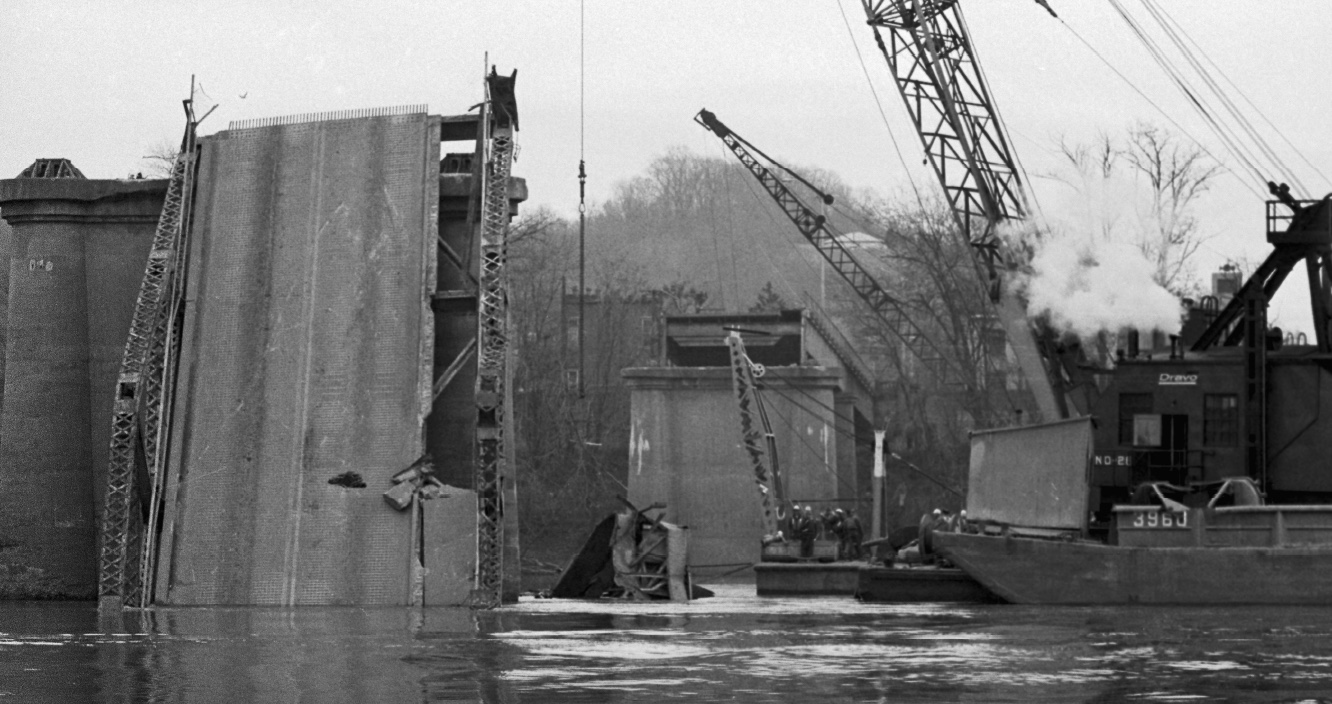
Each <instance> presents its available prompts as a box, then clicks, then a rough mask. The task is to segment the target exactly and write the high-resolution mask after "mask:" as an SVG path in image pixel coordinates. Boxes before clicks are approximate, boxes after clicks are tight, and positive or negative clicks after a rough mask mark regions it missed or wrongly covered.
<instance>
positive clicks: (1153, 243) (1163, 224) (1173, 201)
mask: <svg viewBox="0 0 1332 704" xmlns="http://www.w3.org/2000/svg"><path fill="white" fill-rule="evenodd" d="M1057 148H1058V150H1059V153H1060V155H1061V156H1062V157H1063V158H1064V161H1065V162H1066V165H1067V166H1068V167H1069V168H1070V169H1071V171H1072V175H1071V176H1070V175H1066V174H1065V173H1060V172H1056V173H1054V174H1047V176H1048V177H1051V178H1053V179H1054V180H1057V181H1059V182H1062V183H1064V184H1066V185H1068V186H1070V187H1071V188H1073V189H1074V190H1075V191H1076V192H1077V193H1078V194H1079V195H1080V197H1081V198H1082V199H1083V200H1084V206H1085V207H1086V209H1087V210H1088V211H1089V214H1090V218H1089V220H1090V221H1091V222H1090V223H1089V224H1091V225H1092V226H1093V227H1095V228H1096V229H1097V230H1098V231H1099V234H1100V235H1101V236H1103V237H1107V238H1115V237H1128V238H1132V243H1133V245H1134V246H1136V247H1137V248H1138V250H1139V251H1140V252H1141V253H1142V255H1143V257H1144V258H1146V259H1147V261H1148V263H1149V264H1150V265H1151V266H1152V278H1153V279H1154V280H1155V281H1156V282H1157V283H1158V284H1160V285H1161V286H1163V287H1165V288H1166V289H1168V290H1170V291H1171V292H1173V293H1175V294H1177V295H1184V294H1185V293H1188V292H1189V291H1191V290H1192V289H1194V288H1196V287H1197V275H1196V272H1193V271H1192V270H1191V269H1190V266H1191V263H1192V260H1193V258H1194V256H1195V255H1196V254H1197V253H1198V250H1199V249H1200V248H1201V247H1202V245H1203V243H1204V242H1206V241H1207V239H1208V235H1207V234H1205V233H1203V232H1202V231H1201V230H1200V227H1199V223H1198V219H1197V217H1195V216H1194V214H1193V208H1194V206H1195V204H1196V203H1197V200H1198V198H1199V197H1201V196H1202V195H1203V194H1204V193H1206V192H1207V191H1208V190H1209V189H1210V188H1211V186H1212V182H1213V181H1214V180H1215V179H1216V177H1217V176H1218V175H1220V174H1221V173H1222V171H1223V170H1224V169H1223V167H1222V166H1221V165H1220V164H1217V163H1215V162H1213V161H1211V159H1210V158H1209V157H1208V156H1207V154H1206V152H1204V151H1203V150H1202V148H1201V147H1199V146H1197V145H1195V144H1189V143H1186V142H1184V141H1183V140H1182V139H1180V138H1179V137H1178V136H1176V135H1174V134H1173V133H1171V132H1168V131H1166V130H1164V129H1161V128H1159V127H1157V126H1155V125H1151V124H1148V123H1137V124H1135V125H1133V126H1132V127H1130V128H1128V129H1127V130H1126V132H1125V135H1124V137H1123V138H1122V139H1116V138H1114V137H1111V136H1110V135H1108V134H1104V133H1102V134H1101V135H1099V136H1098V137H1097V138H1096V139H1095V140H1094V141H1092V142H1090V143H1080V144H1070V143H1069V142H1067V141H1066V140H1063V139H1060V140H1059V142H1058V144H1057ZM1126 197H1127V200H1136V201H1138V204H1139V205H1138V207H1137V208H1136V209H1135V210H1134V211H1133V212H1126V211H1125V210H1124V208H1123V205H1124V203H1123V202H1122V201H1124V200H1126ZM1126 218H1128V219H1131V222H1125V219H1126Z"/></svg>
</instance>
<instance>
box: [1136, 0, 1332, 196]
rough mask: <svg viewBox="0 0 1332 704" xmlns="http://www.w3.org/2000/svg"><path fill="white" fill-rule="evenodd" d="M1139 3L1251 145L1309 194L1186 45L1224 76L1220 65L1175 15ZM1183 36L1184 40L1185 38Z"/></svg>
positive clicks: (1148, 1) (1150, 1)
mask: <svg viewBox="0 0 1332 704" xmlns="http://www.w3.org/2000/svg"><path fill="white" fill-rule="evenodd" d="M1141 2H1142V4H1143V7H1145V8H1147V12H1148V13H1150V14H1151V15H1152V17H1153V18H1154V19H1155V20H1156V22H1157V24H1159V25H1160V26H1161V28H1162V30H1164V31H1165V33H1166V36H1168V37H1169V38H1170V40H1171V42H1172V43H1174V45H1175V47H1176V48H1177V49H1179V52H1180V53H1181V54H1182V55H1183V56H1184V58H1185V60H1186V61H1188V62H1189V64H1190V65H1191V66H1192V67H1193V68H1194V70H1195V71H1197V72H1198V75H1199V76H1201V77H1202V79H1203V81H1204V83H1206V84H1207V86H1208V87H1209V88H1211V89H1212V92H1213V93H1215V94H1216V95H1217V97H1218V98H1219V99H1220V100H1221V104H1222V106H1223V107H1224V108H1225V109H1226V111H1227V112H1228V113H1230V115H1231V117H1232V118H1233V119H1234V120H1235V121H1236V123H1238V124H1239V126H1240V129H1242V130H1243V131H1244V133H1245V134H1246V135H1248V136H1249V138H1250V139H1251V140H1253V143H1254V145H1255V146H1257V147H1258V151H1259V152H1260V153H1262V154H1263V155H1264V156H1266V157H1267V159H1268V160H1269V161H1270V162H1271V163H1272V164H1273V165H1274V166H1275V167H1276V171H1277V173H1278V174H1281V175H1282V177H1283V178H1285V179H1287V180H1288V181H1289V182H1290V183H1292V184H1294V185H1295V187H1296V188H1298V189H1299V190H1300V191H1301V192H1303V193H1305V194H1306V195H1307V194H1308V193H1309V189H1308V187H1306V186H1305V185H1304V184H1303V183H1302V182H1301V181H1300V179H1299V177H1298V176H1297V175H1296V174H1295V172H1294V171H1292V170H1291V168H1290V166H1289V165H1288V164H1286V163H1285V161H1283V160H1282V159H1281V157H1280V156H1279V155H1278V154H1277V153H1276V151H1275V150H1274V149H1272V146H1271V145H1270V144H1268V143H1267V140H1266V139H1264V138H1263V136H1262V134H1261V133H1260V132H1259V131H1258V130H1257V129H1256V128H1255V127H1254V126H1253V123H1252V122H1250V121H1249V119H1248V118H1247V117H1245V116H1244V113H1243V112H1242V111H1241V110H1240V109H1239V106H1237V105H1236V104H1235V102H1234V100H1232V99H1231V98H1230V96H1229V95H1227V94H1226V91H1225V90H1224V89H1223V88H1222V87H1221V85H1220V84H1219V83H1218V82H1217V80H1216V79H1215V78H1213V77H1212V74H1211V72H1209V71H1208V70H1207V68H1206V66H1204V65H1203V64H1202V62H1201V61H1199V59H1198V57H1197V56H1196V55H1195V52H1194V51H1193V50H1192V49H1190V48H1189V44H1190V43H1192V44H1193V46H1194V47H1196V48H1197V50H1198V51H1197V53H1198V54H1202V56H1203V58H1204V59H1206V60H1207V62H1208V63H1209V64H1211V65H1212V66H1213V67H1214V68H1216V70H1217V73H1221V75H1222V76H1223V77H1225V74H1224V72H1222V71H1221V70H1220V67H1217V66H1216V63H1215V62H1214V61H1212V59H1211V57H1209V56H1207V53H1206V52H1205V51H1203V50H1202V47H1200V46H1198V45H1197V42H1194V41H1193V38H1192V37H1189V36H1188V34H1187V33H1185V32H1184V28H1183V27H1180V26H1179V23H1177V22H1175V19H1174V17H1172V16H1170V15H1168V14H1167V13H1166V12H1165V9H1164V8H1162V7H1161V6H1160V5H1158V4H1157V3H1156V1H1155V0H1141ZM1186 39H1187V41H1185V40H1186ZM1226 80H1227V81H1229V80H1230V79H1229V78H1226ZM1231 85H1232V86H1233V85H1234V84H1233V83H1231ZM1236 92H1238V93H1240V95H1241V96H1242V97H1244V94H1243V91H1240V90H1239V89H1238V87H1236ZM1244 99H1245V100H1246V101H1248V98H1247V97H1244ZM1249 104H1250V105H1251V106H1252V105H1253V103H1252V101H1249ZM1254 111H1255V112H1257V113H1258V114H1259V116H1262V117H1263V119H1264V120H1266V119H1267V118H1266V117H1265V116H1263V115H1262V111H1261V110H1258V109H1257V107H1256V106H1255V107H1254ZM1268 124H1271V121H1270V120H1268ZM1274 129H1275V126H1274ZM1277 132H1278V134H1279V133H1280V131H1279V130H1277Z"/></svg>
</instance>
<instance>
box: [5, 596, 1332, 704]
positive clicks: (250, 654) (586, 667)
mask: <svg viewBox="0 0 1332 704" xmlns="http://www.w3.org/2000/svg"><path fill="white" fill-rule="evenodd" d="M717 591H718V595H717V596H716V597H715V598H711V599H702V600H698V601H695V602H692V603H689V604H669V603H654V604H634V603H624V602H610V603H607V602H593V603H584V602H569V601H559V600H536V599H527V598H524V599H523V600H522V601H521V602H520V603H519V604H517V605H516V606H509V607H505V608H504V609H501V610H498V611H494V612H471V611H467V610H462V609H426V610H405V609H356V608H303V609H266V608H191V609H160V610H157V611H154V612H151V613H144V614H132V615H130V616H128V617H126V618H125V619H124V622H123V623H105V622H104V623H100V624H99V621H98V617H97V613H96V608H95V607H94V606H93V605H92V604H84V603H50V602H45V603H36V602H30V603H4V604H0V704H2V703H3V702H11V701H12V702H28V701H32V702H85V701H86V702H124V701H129V702H139V701H143V702H247V701H254V702H297V701H300V702H427V701H430V702H541V703H546V702H553V703H559V702H668V701H680V702H714V701H716V702H721V701H740V702H811V703H813V702H843V701H845V702H930V703H937V702H1329V703H1332V609H1318V608H1303V607H1300V608H1261V607H1246V608H1227V609H1219V608H1164V607H1116V608H1109V607H1072V608H1071V607H1026V606H1007V605H945V604H925V605H873V604H861V603H858V602H856V601H854V600H852V599H849V598H833V597H826V598H807V599H794V598H791V599H778V598H758V597H755V596H754V595H753V587H752V586H743V585H741V586H732V585H725V586H721V587H718V588H717Z"/></svg>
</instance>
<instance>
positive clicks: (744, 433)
mask: <svg viewBox="0 0 1332 704" xmlns="http://www.w3.org/2000/svg"><path fill="white" fill-rule="evenodd" d="M726 347H727V348H728V349H729V350H730V353H731V388H732V389H734V391H735V400H736V403H737V404H738V405H739V408H740V434H741V438H742V440H743V442H744V445H745V452H747V453H749V463H750V465H751V466H752V467H753V469H754V482H755V483H756V484H758V488H759V496H760V498H761V499H762V505H763V532H764V533H765V534H766V535H776V533H777V530H778V521H779V520H780V519H781V518H782V516H783V511H784V510H785V507H786V497H785V494H784V492H783V491H782V479H781V475H780V474H779V472H778V469H777V447H776V442H775V439H774V437H773V433H772V428H771V427H770V426H769V424H768V419H767V414H766V413H765V412H764V411H763V400H762V399H761V398H760V397H759V395H758V387H757V386H756V385H755V383H754V376H755V369H754V363H753V362H751V361H750V360H749V356H748V355H747V354H745V343H744V341H743V340H741V339H740V333H738V332H731V333H730V334H729V335H728V336H727V337H726ZM756 415H757V416H758V421H759V422H760V423H761V424H762V426H763V427H762V429H760V428H759V426H758V424H756V423H755V416H756ZM774 500H775V501H776V508H775V509H774V507H773V501H774Z"/></svg>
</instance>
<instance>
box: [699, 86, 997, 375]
mask: <svg viewBox="0 0 1332 704" xmlns="http://www.w3.org/2000/svg"><path fill="white" fill-rule="evenodd" d="M694 121H695V122H697V123H699V124H700V125H702V126H703V127H705V128H707V129H708V130H709V131H711V132H712V133H713V134H715V135H717V137H718V138H720V139H721V141H722V143H723V144H725V145H726V147H727V149H729V150H730V151H731V153H732V154H734V155H735V156H736V158H737V159H739V160H740V163H741V164H742V165H743V166H744V167H745V169H746V170H748V171H749V172H750V174H752V175H753V176H754V177H755V178H756V179H758V181H759V183H760V185H762V186H763V189H764V190H765V191H767V193H768V195H769V196H771V197H772V199H773V200H774V201H776V203H777V205H778V206H779V207H781V209H782V213H783V214H785V215H786V217H787V218H788V219H789V220H790V221H791V222H792V223H793V224H794V225H795V226H796V229H797V230H799V231H800V234H801V235H803V236H804V237H805V239H806V240H808V241H809V243H810V244H812V245H814V249H816V250H818V252H819V254H821V255H822V256H823V258H824V259H825V260H827V262H828V263H829V264H830V265H831V266H832V268H833V270H834V271H836V272H837V274H838V275H839V276H841V277H842V279H843V280H844V281H846V283H847V284H849V285H850V286H851V288H852V289H853V290H854V291H855V292H856V295H857V296H859V297H860V299H861V300H863V301H864V302H865V304H866V305H868V306H869V308H870V310H871V311H873V312H874V314H875V315H876V316H877V317H878V318H879V320H880V321H882V322H883V324H884V326H885V327H886V328H887V329H888V331H889V332H890V333H891V334H892V335H893V336H894V337H895V338H897V339H898V340H900V341H901V342H902V343H903V344H904V345H905V347H906V348H907V350H908V351H909V352H910V353H911V354H912V355H914V356H915V357H916V358H917V359H919V360H921V361H922V362H924V363H925V365H926V366H927V367H929V368H931V369H933V370H935V371H936V372H942V371H947V372H951V373H952V377H953V378H955V379H958V380H963V383H964V384H966V385H968V386H970V385H971V384H970V383H968V382H970V381H971V380H972V379H974V377H975V375H974V374H969V373H967V372H966V371H965V370H963V369H962V368H960V367H959V366H958V364H957V363H956V362H955V361H954V360H953V359H952V358H951V357H949V356H948V355H946V354H944V353H943V351H942V350H940V349H939V347H938V346H937V345H936V344H935V342H934V340H933V339H931V337H930V336H928V335H926V334H925V332H924V331H923V330H921V329H920V327H919V326H918V325H917V324H916V322H915V320H914V319H913V318H912V316H911V315H909V314H908V313H907V311H906V309H905V306H904V304H903V302H902V301H900V300H898V298H897V297H895V296H893V295H892V294H890V293H889V292H888V291H887V289H885V288H884V286H883V285H882V284H880V283H879V282H878V280H877V279H876V278H875V277H874V275H872V274H871V273H870V272H869V270H868V269H866V268H865V267H864V266H863V265H862V264H861V263H860V262H859V261H857V260H856V258H855V257H854V256H853V255H852V254H851V252H850V250H848V249H847V247H846V245H845V244H844V243H843V242H842V241H841V240H840V239H839V238H837V237H836V236H834V235H833V233H832V232H831V231H830V230H829V229H828V226H827V221H826V218H824V216H822V215H819V214H816V213H815V212H814V211H813V210H811V209H810V208H809V206H807V205H805V203H804V201H803V200H801V198H800V197H799V196H797V195H796V194H795V193H794V192H793V191H792V190H791V189H790V188H788V187H787V185H786V184H785V183H783V182H782V180H781V179H780V178H778V176H777V173H776V171H777V170H778V169H780V170H782V171H785V172H786V173H789V174H791V175H792V176H793V177H794V178H796V179H797V180H799V181H800V182H801V183H804V184H805V185H806V186H808V187H809V188H810V190H812V191H814V192H815V193H818V194H819V196H820V197H821V198H822V199H823V201H824V203H827V204H831V203H832V202H833V197H832V196H831V195H828V194H826V193H823V192H821V191H820V190H819V189H818V188H817V187H815V186H814V185H813V184H811V183H809V182H808V181H806V180H804V179H803V178H801V177H800V176H799V175H798V174H796V173H794V172H792V171H790V170H789V169H786V168H785V167H783V166H782V165H780V164H778V163H777V162H776V161H775V160H773V159H772V158H771V157H768V156H767V155H766V154H764V153H763V152H762V151H761V150H759V149H758V148H757V147H755V146H754V145H752V144H750V143H749V142H748V141H747V140H745V139H744V138H743V137H741V136H739V135H737V134H736V133H735V132H733V131H731V129H730V128H729V127H727V126H726V125H725V124H724V123H723V122H722V121H721V120H719V119H717V116H716V115H715V114H713V113H712V112H710V111H708V110H701V111H699V113H698V115H697V116H696V117H695V118H694Z"/></svg>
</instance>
